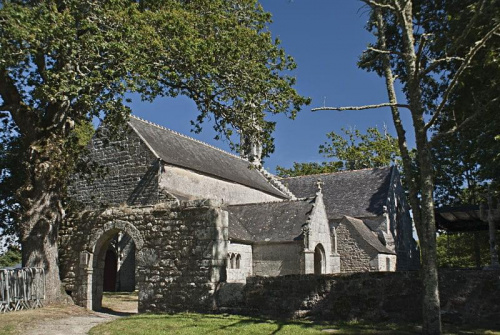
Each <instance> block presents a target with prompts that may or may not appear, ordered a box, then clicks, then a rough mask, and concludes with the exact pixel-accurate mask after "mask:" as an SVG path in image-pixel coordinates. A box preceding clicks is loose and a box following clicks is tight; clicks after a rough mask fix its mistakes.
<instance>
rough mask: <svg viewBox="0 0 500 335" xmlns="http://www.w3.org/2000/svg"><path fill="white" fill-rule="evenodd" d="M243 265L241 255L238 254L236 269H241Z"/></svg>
mask: <svg viewBox="0 0 500 335" xmlns="http://www.w3.org/2000/svg"><path fill="white" fill-rule="evenodd" d="M240 265H241V255H240V254H237V255H236V268H237V269H239V268H240Z"/></svg>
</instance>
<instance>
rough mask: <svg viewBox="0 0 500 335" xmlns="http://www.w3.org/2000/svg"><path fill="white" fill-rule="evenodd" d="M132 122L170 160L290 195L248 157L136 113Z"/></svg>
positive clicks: (173, 163)
mask: <svg viewBox="0 0 500 335" xmlns="http://www.w3.org/2000/svg"><path fill="white" fill-rule="evenodd" d="M129 125H130V126H131V127H132V129H134V130H135V132H136V133H137V134H138V135H139V136H140V137H141V138H142V139H143V140H144V141H145V142H146V144H147V145H148V146H149V147H150V148H151V149H152V150H153V152H154V154H156V156H158V157H159V158H160V159H161V160H163V161H164V162H166V163H168V164H172V165H176V166H179V167H183V168H187V169H190V170H193V171H197V172H201V173H203V174H208V175H212V176H216V177H219V178H221V179H225V180H228V181H232V182H235V183H238V184H242V185H246V186H249V187H252V188H255V189H258V190H260V191H264V192H266V193H269V194H272V195H275V196H278V197H280V198H283V199H285V198H288V196H286V195H284V194H283V193H282V192H280V191H279V190H278V189H276V188H275V187H274V186H272V185H271V184H270V183H269V181H268V180H267V179H266V178H265V177H264V176H263V174H262V173H261V172H259V171H258V170H257V169H255V168H253V169H250V168H249V166H250V164H251V163H250V162H248V161H247V160H244V159H242V158H240V157H238V156H235V155H233V154H230V153H228V152H225V151H223V150H221V149H218V148H215V147H213V146H211V145H209V144H206V143H203V142H201V141H198V140H195V139H193V138H191V137H188V136H185V135H182V134H179V133H177V132H174V131H172V130H170V129H167V128H164V127H161V126H159V125H156V124H154V123H151V122H148V121H145V120H141V119H139V118H136V117H134V116H131V117H130V120H129Z"/></svg>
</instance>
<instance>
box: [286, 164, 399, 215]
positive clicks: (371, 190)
mask: <svg viewBox="0 0 500 335" xmlns="http://www.w3.org/2000/svg"><path fill="white" fill-rule="evenodd" d="M393 169H395V167H384V168H376V169H363V170H355V171H343V172H337V173H325V174H317V175H309V176H301V177H291V178H283V179H282V180H281V181H282V183H283V184H285V186H287V187H288V189H289V190H290V191H291V192H292V193H293V194H295V196H296V197H310V196H314V194H315V193H316V190H317V186H316V183H317V180H318V179H321V181H322V182H323V199H324V201H325V208H326V213H327V215H328V219H341V218H342V217H343V216H344V215H348V216H352V217H358V218H360V217H373V216H377V215H381V214H383V206H385V205H386V203H387V197H388V193H389V186H390V181H391V174H392V171H393Z"/></svg>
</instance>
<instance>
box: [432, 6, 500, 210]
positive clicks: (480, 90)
mask: <svg viewBox="0 0 500 335" xmlns="http://www.w3.org/2000/svg"><path fill="white" fill-rule="evenodd" d="M441 6H442V7H443V9H444V11H443V12H441V14H440V13H438V12H437V11H436V9H435V8H433V6H422V10H423V11H424V14H423V15H426V19H428V18H437V17H438V16H439V15H444V14H443V13H445V14H446V17H442V19H443V20H441V18H440V19H439V20H435V21H433V24H429V26H428V27H427V28H426V29H427V30H428V31H429V33H432V34H433V35H434V38H435V41H436V43H435V44H433V45H431V49H430V50H431V51H432V53H433V54H434V55H435V57H438V58H439V57H443V56H444V53H445V50H448V49H449V48H450V44H451V41H455V40H457V39H462V44H461V45H459V46H458V50H457V52H459V53H465V52H467V51H468V50H467V48H466V46H467V45H470V44H473V43H475V42H476V41H477V40H479V39H480V38H481V36H483V35H484V34H485V33H486V32H487V31H488V30H489V29H491V25H492V24H495V23H498V22H500V20H499V18H500V7H499V6H498V3H497V2H496V1H484V2H483V3H479V2H477V1H471V0H466V1H458V0H446V1H442V4H441ZM470 20H475V26H473V27H472V29H470V30H468V29H469V28H470V27H469V26H468V25H467V22H469V21H470ZM464 32H468V33H467V34H464ZM499 58H500V39H499V38H493V39H492V40H491V41H489V42H488V44H487V46H486V47H485V48H483V49H481V50H480V51H479V52H478V54H477V55H476V56H475V58H474V59H473V61H472V63H471V65H470V66H469V67H468V69H467V70H466V71H465V72H464V75H463V76H462V78H461V79H460V82H459V83H458V85H457V88H456V89H455V91H454V92H453V93H452V94H451V96H450V100H449V103H448V104H447V105H446V107H445V113H443V115H442V116H441V117H440V118H439V120H438V123H437V126H436V128H435V130H436V132H435V135H437V136H438V140H436V141H433V154H434V157H435V159H434V160H435V166H436V167H435V170H436V172H437V173H436V186H437V189H436V198H437V200H438V202H439V203H442V204H462V203H473V204H477V203H479V202H480V201H481V200H484V199H482V195H483V194H484V192H485V189H484V184H486V183H493V188H494V189H496V190H497V191H498V190H500V185H499V184H498V183H499V182H500V168H499V166H500V165H499V164H498V155H497V154H498V152H500V143H499V142H498V141H495V140H494V138H495V136H496V135H498V134H499V133H500V116H499V115H498V106H500V104H499V101H498V97H499V96H500V63H499V62H498V59H499ZM459 65H460V63H459V62H451V63H448V64H446V63H444V64H442V65H441V66H440V70H441V71H442V72H443V73H444V74H447V73H452V72H453V71H456V69H457V67H458V66H459ZM466 120H468V121H467V122H466V125H465V126H463V127H459V128H458V129H457V130H456V131H455V132H453V133H451V134H449V135H446V136H440V133H441V134H442V133H445V132H450V131H451V130H452V129H454V128H456V127H457V126H459V125H460V124H461V123H463V122H464V121H466ZM463 187H465V188H468V191H466V192H464V190H462V188H463Z"/></svg>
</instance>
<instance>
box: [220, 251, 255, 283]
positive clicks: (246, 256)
mask: <svg viewBox="0 0 500 335" xmlns="http://www.w3.org/2000/svg"><path fill="white" fill-rule="evenodd" d="M227 252H228V258H227V267H226V268H227V282H228V283H245V282H246V280H247V277H250V276H252V274H253V255H252V246H251V245H250V244H241V243H231V242H229V244H228V247H227ZM238 256H239V257H240V259H239V262H238V263H239V264H237V257H238ZM231 257H233V258H234V260H233V264H231ZM238 265H239V266H238Z"/></svg>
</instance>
